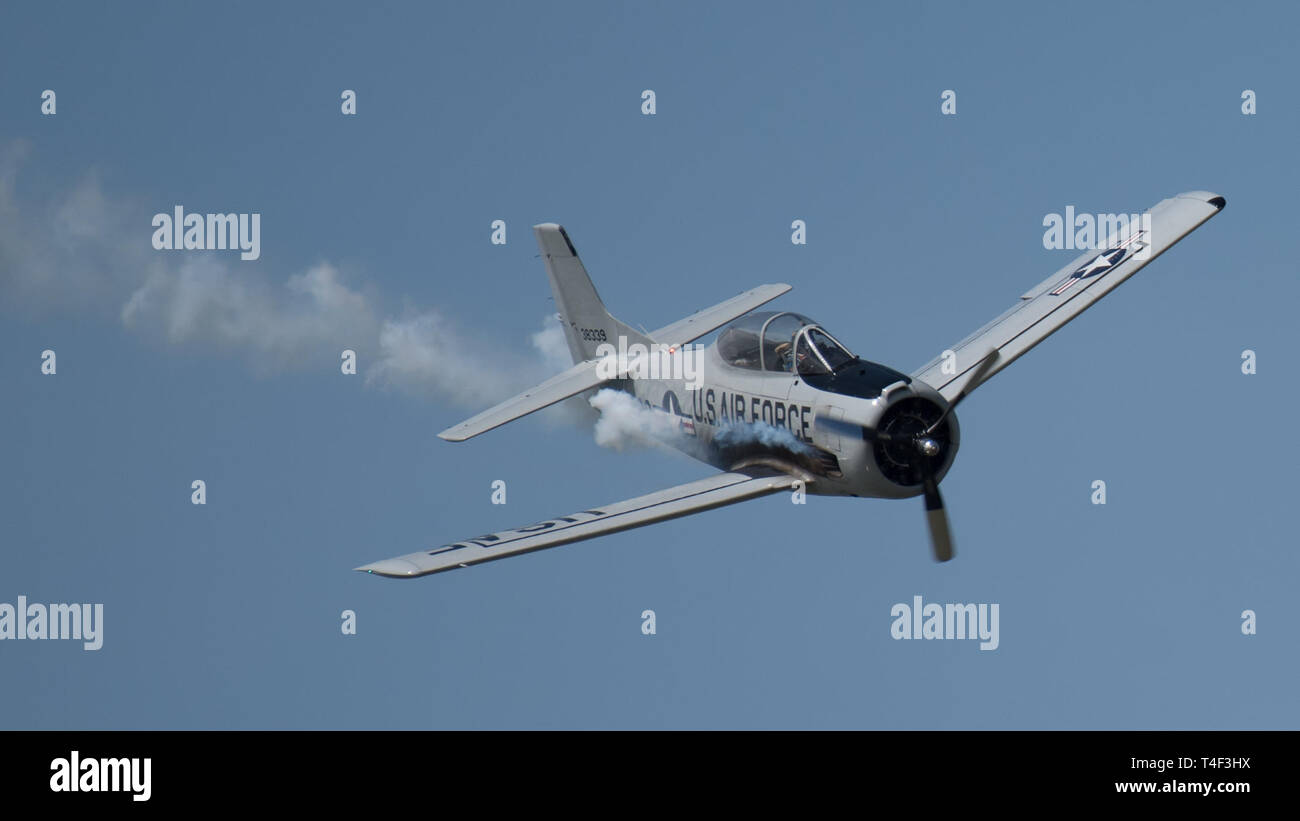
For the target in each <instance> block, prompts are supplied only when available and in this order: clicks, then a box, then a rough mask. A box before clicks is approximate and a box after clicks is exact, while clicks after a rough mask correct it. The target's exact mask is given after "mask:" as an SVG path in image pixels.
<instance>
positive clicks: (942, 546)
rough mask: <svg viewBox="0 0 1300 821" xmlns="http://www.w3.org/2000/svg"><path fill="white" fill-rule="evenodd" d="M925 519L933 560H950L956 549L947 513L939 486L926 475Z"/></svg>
mask: <svg viewBox="0 0 1300 821" xmlns="http://www.w3.org/2000/svg"><path fill="white" fill-rule="evenodd" d="M925 520H926V523H927V524H929V526H930V544H931V546H932V547H933V548H934V560H935V561H936V562H946V561H949V560H951V559H952V557H953V556H954V555H955V554H956V551H955V548H954V545H953V543H952V530H951V529H950V528H949V527H948V513H947V511H946V510H944V507H943V497H942V496H940V495H939V486H938V485H937V484H935V482H934V479H932V478H930V477H926V481H925Z"/></svg>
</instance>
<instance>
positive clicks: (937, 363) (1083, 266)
mask: <svg viewBox="0 0 1300 821" xmlns="http://www.w3.org/2000/svg"><path fill="white" fill-rule="evenodd" d="M1224 204H1225V200H1224V199H1223V197H1220V196H1219V195H1217V194H1213V193H1210V192H1209V191H1190V192H1188V193H1185V194H1179V195H1177V196H1175V197H1170V198H1169V199H1166V200H1161V201H1160V202H1159V203H1157V204H1156V205H1154V206H1153V207H1152V208H1151V209H1150V210H1148V211H1147V212H1146V213H1147V214H1150V230H1149V231H1145V230H1142V229H1143V227H1144V226H1141V225H1139V226H1138V227H1136V228H1130V229H1128V231H1127V233H1126V234H1125V235H1124V236H1120V237H1112V238H1111V241H1110V242H1107V243H1106V246H1107V247H1106V249H1103V250H1094V251H1087V252H1085V253H1084V254H1082V255H1081V256H1079V257H1078V258H1077V259H1075V260H1074V261H1073V262H1071V263H1070V264H1069V265H1066V266H1065V267H1064V268H1062V269H1061V270H1059V271H1057V272H1056V273H1054V274H1052V275H1051V276H1050V277H1048V278H1047V279H1045V280H1043V281H1042V282H1041V283H1039V284H1038V285H1037V286H1036V287H1034V288H1031V289H1030V290H1029V291H1027V292H1025V294H1024V295H1023V296H1021V297H1020V301H1019V302H1017V303H1016V304H1015V305H1012V306H1011V307H1010V308H1008V309H1007V310H1006V311H1004V312H1003V313H1002V314H1001V315H1000V316H998V317H997V318H996V319H994V320H993V321H992V322H990V323H989V324H987V325H985V326H984V327H983V328H980V329H979V330H978V331H976V332H975V333H973V334H971V335H970V336H968V337H966V338H965V339H963V340H962V341H961V342H959V343H957V344H956V345H954V346H953V347H952V351H953V352H954V353H955V354H956V357H957V359H956V366H955V368H950V369H949V370H953V373H944V370H945V369H944V357H943V356H942V355H940V356H937V357H935V358H934V359H932V360H931V361H930V362H928V363H927V364H926V365H925V366H923V367H922V368H921V369H919V370H917V371H915V372H914V373H913V374H912V377H913V378H915V379H920V380H921V381H922V382H925V383H926V384H928V385H931V386H932V387H934V388H935V389H936V390H938V391H939V392H940V393H942V394H943V396H944V398H945V399H947V400H949V401H952V400H953V398H954V397H956V396H957V395H959V394H961V393H962V392H963V391H965V392H968V393H969V391H971V390H974V389H975V387H976V385H975V384H974V383H973V380H972V377H976V376H977V375H978V377H979V379H980V381H983V380H986V379H988V378H989V377H991V376H993V375H994V374H995V373H997V372H998V371H1000V370H1002V369H1003V368H1005V367H1006V366H1007V365H1010V364H1011V363H1012V362H1014V361H1015V360H1016V359H1017V358H1019V357H1020V356H1021V355H1023V354H1024V353H1025V352H1027V351H1028V350H1029V349H1030V348H1032V347H1034V346H1035V345H1037V344H1038V343H1039V342H1042V341H1043V340H1044V339H1046V338H1047V337H1049V336H1051V335H1052V334H1053V333H1055V332H1056V331H1057V330H1058V329H1059V328H1060V327H1061V326H1063V325H1064V324H1065V323H1067V322H1069V321H1070V320H1071V319H1074V318H1075V317H1076V316H1078V315H1079V314H1081V313H1083V311H1084V310H1086V309H1087V308H1088V306H1090V305H1092V304H1093V303H1094V302H1096V301H1097V300H1099V299H1101V298H1102V297H1103V296H1105V295H1106V294H1108V293H1110V291H1112V290H1113V289H1114V288H1115V287H1117V286H1118V285H1119V284H1120V283H1122V282H1123V281H1124V280H1126V279H1128V278H1129V277H1131V276H1133V275H1134V274H1135V273H1137V272H1138V271H1139V270H1141V269H1142V268H1143V267H1145V266H1146V265H1147V264H1148V263H1149V262H1151V260H1153V259H1155V258H1156V257H1158V256H1160V255H1161V254H1163V253H1164V252H1165V251H1166V250H1168V249H1169V248H1170V247H1171V246H1172V245H1173V244H1174V243H1176V242H1178V241H1179V240H1180V239H1182V238H1183V237H1185V236H1187V235H1188V234H1190V233H1191V232H1192V231H1194V230H1196V229H1197V228H1199V227H1200V226H1201V225H1202V224H1203V223H1204V222H1205V221H1206V220H1208V219H1209V218H1210V217H1212V216H1214V215H1215V214H1217V213H1219V211H1220V210H1221V209H1222V208H1223V206H1224ZM1070 230H1073V229H1072V228H1071V229H1070ZM1144 244H1145V245H1146V246H1147V247H1146V248H1142V247H1141V246H1142V245H1144ZM1139 250H1141V251H1142V253H1138V251H1139ZM992 351H997V352H998V354H999V356H998V357H997V359H996V361H995V362H994V363H993V364H992V365H991V367H989V368H988V369H987V372H986V373H983V374H977V369H978V366H979V364H980V363H981V362H982V361H983V360H984V359H985V358H986V357H987V356H988V355H989V354H990V353H991V352H992Z"/></svg>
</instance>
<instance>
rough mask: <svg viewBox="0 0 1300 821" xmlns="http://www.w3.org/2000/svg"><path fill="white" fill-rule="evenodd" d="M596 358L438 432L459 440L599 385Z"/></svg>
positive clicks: (455, 440) (448, 438)
mask: <svg viewBox="0 0 1300 821" xmlns="http://www.w3.org/2000/svg"><path fill="white" fill-rule="evenodd" d="M598 364H599V362H598V361H597V360H594V359H593V360H589V361H587V362H580V363H578V364H577V365H574V366H573V367H572V368H569V369H568V370H567V371H564V372H563V373H560V374H557V375H555V376H552V377H551V378H550V379H548V380H546V381H545V382H543V383H542V384H540V385H537V386H536V387H533V388H529V389H528V390H526V391H524V392H523V393H521V394H519V395H518V396H512V397H510V398H509V399H507V400H506V401H504V402H502V403H500V404H499V405H494V406H492V407H490V408H488V409H487V410H485V411H483V412H482V413H480V414H478V415H477V416H474V417H471V418H469V419H466V420H465V421H464V422H461V423H460V424H459V425H454V426H453V427H450V428H447V429H446V430H444V431H443V432H442V433H440V434H438V436H439V437H440V438H442V439H446V440H448V441H450V442H463V441H465V440H466V439H469V438H470V437H473V436H478V435H479V434H480V433H485V432H486V431H490V430H492V429H493V428H497V427H500V426H502V425H504V424H505V423H506V422H511V421H513V420H515V419H518V418H519V417H521V416H527V415H528V414H530V413H532V412H533V411H539V410H541V409H542V408H544V407H546V406H547V405H554V404H555V403H556V402H562V401H564V400H565V399H568V398H569V397H570V396H576V395H577V394H580V393H582V392H583V391H589V390H591V389H592V388H597V387H599V386H600V385H601V384H602V383H603V382H605V380H604V379H602V378H601V377H599V376H597V375H596V367H597V365H598Z"/></svg>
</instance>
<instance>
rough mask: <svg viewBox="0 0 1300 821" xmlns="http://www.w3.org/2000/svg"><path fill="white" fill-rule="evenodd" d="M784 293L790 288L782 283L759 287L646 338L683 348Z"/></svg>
mask: <svg viewBox="0 0 1300 821" xmlns="http://www.w3.org/2000/svg"><path fill="white" fill-rule="evenodd" d="M788 290H790V286H789V285H786V284H785V283H783V282H778V283H776V284H775V285H760V286H758V287H757V288H752V289H750V290H748V291H746V292H745V293H743V294H741V295H740V296H733V297H732V298H731V299H728V300H727V301H726V302H719V303H718V304H717V305H714V306H713V307H712V308H705V309H704V310H702V311H697V312H695V313H693V314H691V315H690V316H688V317H686V318H685V319H681V320H678V321H677V322H674V323H673V324H671V325H666V326H664V327H662V328H660V329H659V330H657V331H655V332H654V333H652V334H650V338H651V339H653V340H654V341H655V342H660V343H662V344H664V345H684V344H686V343H687V342H691V341H693V340H696V339H699V338H700V337H702V336H704V335H705V334H707V333H708V332H709V331H715V330H717V329H718V328H721V327H722V326H723V325H726V324H727V323H728V322H730V321H731V320H733V319H736V318H737V317H741V316H744V315H745V314H747V313H749V312H750V311H752V310H754V309H755V308H757V307H758V306H760V305H764V304H766V303H768V302H771V301H772V300H774V299H776V298H777V297H779V296H780V295H781V294H784V293H785V292H786V291H788Z"/></svg>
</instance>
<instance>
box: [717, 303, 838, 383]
mask: <svg viewBox="0 0 1300 821" xmlns="http://www.w3.org/2000/svg"><path fill="white" fill-rule="evenodd" d="M718 354H719V355H720V356H721V357H722V359H723V361H724V362H726V363H727V364H729V365H733V366H735V367H737V368H747V369H749V370H756V371H757V370H762V371H784V372H786V373H798V374H805V375H807V374H830V373H834V372H835V370H836V369H837V368H839V367H840V366H842V365H844V364H845V363H848V362H853V361H855V360H856V359H857V357H855V356H854V355H853V354H851V353H849V352H848V350H847V349H846V348H845V347H844V346H843V345H841V344H840V343H839V341H838V340H836V339H835V337H833V336H831V335H830V334H828V333H826V331H824V330H822V329H821V327H820V326H819V325H818V324H817V323H816V322H813V321H812V320H811V319H809V318H808V317H806V316H804V315H802V314H796V313H791V312H790V311H762V312H759V313H754V314H746V315H745V316H743V317H741V318H740V319H738V320H736V321H735V322H733V323H731V324H730V325H728V326H727V327H726V329H724V330H723V331H722V333H721V334H720V335H719V336H718Z"/></svg>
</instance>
